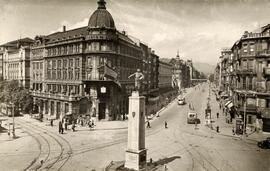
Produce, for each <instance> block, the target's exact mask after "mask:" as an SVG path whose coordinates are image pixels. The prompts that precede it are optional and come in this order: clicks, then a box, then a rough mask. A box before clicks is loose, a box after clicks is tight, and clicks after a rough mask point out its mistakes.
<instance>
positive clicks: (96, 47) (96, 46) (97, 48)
mask: <svg viewBox="0 0 270 171" xmlns="http://www.w3.org/2000/svg"><path fill="white" fill-rule="evenodd" d="M92 50H93V51H99V42H92Z"/></svg>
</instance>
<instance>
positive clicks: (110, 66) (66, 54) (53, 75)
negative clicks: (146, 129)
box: [31, 0, 158, 120]
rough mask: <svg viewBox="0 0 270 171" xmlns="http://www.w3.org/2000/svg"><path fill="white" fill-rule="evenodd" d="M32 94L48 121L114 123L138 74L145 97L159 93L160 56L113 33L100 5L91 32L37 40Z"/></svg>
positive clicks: (122, 34) (124, 108)
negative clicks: (86, 118)
mask: <svg viewBox="0 0 270 171" xmlns="http://www.w3.org/2000/svg"><path fill="white" fill-rule="evenodd" d="M31 68H32V72H31V73H32V75H31V88H32V94H33V96H34V101H35V104H36V106H37V108H38V112H39V113H43V114H44V115H45V116H47V117H48V118H56V119H58V118H63V117H65V116H70V117H77V116H80V115H89V116H92V117H96V118H97V119H99V120H101V119H106V120H116V119H119V118H120V117H121V116H122V115H123V114H125V113H127V112H128V96H129V95H130V94H131V92H132V91H133V90H134V78H131V79H129V78H128V77H129V76H130V75H131V74H133V73H135V72H136V71H137V69H140V70H141V71H142V72H143V73H144V74H145V75H146V76H145V77H146V78H145V80H144V83H143V86H142V90H141V91H142V94H143V95H146V96H147V95H148V94H149V93H152V92H155V91H157V90H158V77H157V68H158V56H157V55H155V54H154V53H152V51H151V50H149V48H148V47H147V46H146V45H144V46H142V43H140V42H138V41H136V40H134V39H132V38H131V37H130V36H128V35H127V34H126V33H125V32H119V31H118V30H117V29H116V28H115V24H114V20H113V17H112V16H111V14H110V13H109V12H108V11H107V10H106V2H105V1H104V0H99V1H98V8H97V9H96V11H94V13H93V14H92V15H91V17H90V19H89V23H88V26H86V27H82V28H77V29H73V30H66V28H65V27H63V31H62V32H56V33H53V34H50V35H47V36H37V37H36V38H35V44H34V45H33V46H32V55H31Z"/></svg>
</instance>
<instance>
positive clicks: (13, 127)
mask: <svg viewBox="0 0 270 171" xmlns="http://www.w3.org/2000/svg"><path fill="white" fill-rule="evenodd" d="M11 105H12V122H13V123H12V135H13V138H15V137H16V136H15V120H14V113H15V110H14V108H15V105H14V103H11Z"/></svg>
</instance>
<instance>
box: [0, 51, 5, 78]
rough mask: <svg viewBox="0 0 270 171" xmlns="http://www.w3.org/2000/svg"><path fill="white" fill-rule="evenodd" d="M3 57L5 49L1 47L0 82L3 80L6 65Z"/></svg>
mask: <svg viewBox="0 0 270 171" xmlns="http://www.w3.org/2000/svg"><path fill="white" fill-rule="evenodd" d="M3 57H4V47H1V46H0V81H2V80H3V78H4V77H3V71H4V65H3Z"/></svg>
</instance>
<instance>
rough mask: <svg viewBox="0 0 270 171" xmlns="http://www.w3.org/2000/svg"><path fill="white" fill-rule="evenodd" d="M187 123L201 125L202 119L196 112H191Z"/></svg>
mask: <svg viewBox="0 0 270 171" xmlns="http://www.w3.org/2000/svg"><path fill="white" fill-rule="evenodd" d="M187 123H188V124H199V123H201V121H200V119H199V118H198V115H197V113H196V112H189V113H188V114H187Z"/></svg>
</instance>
